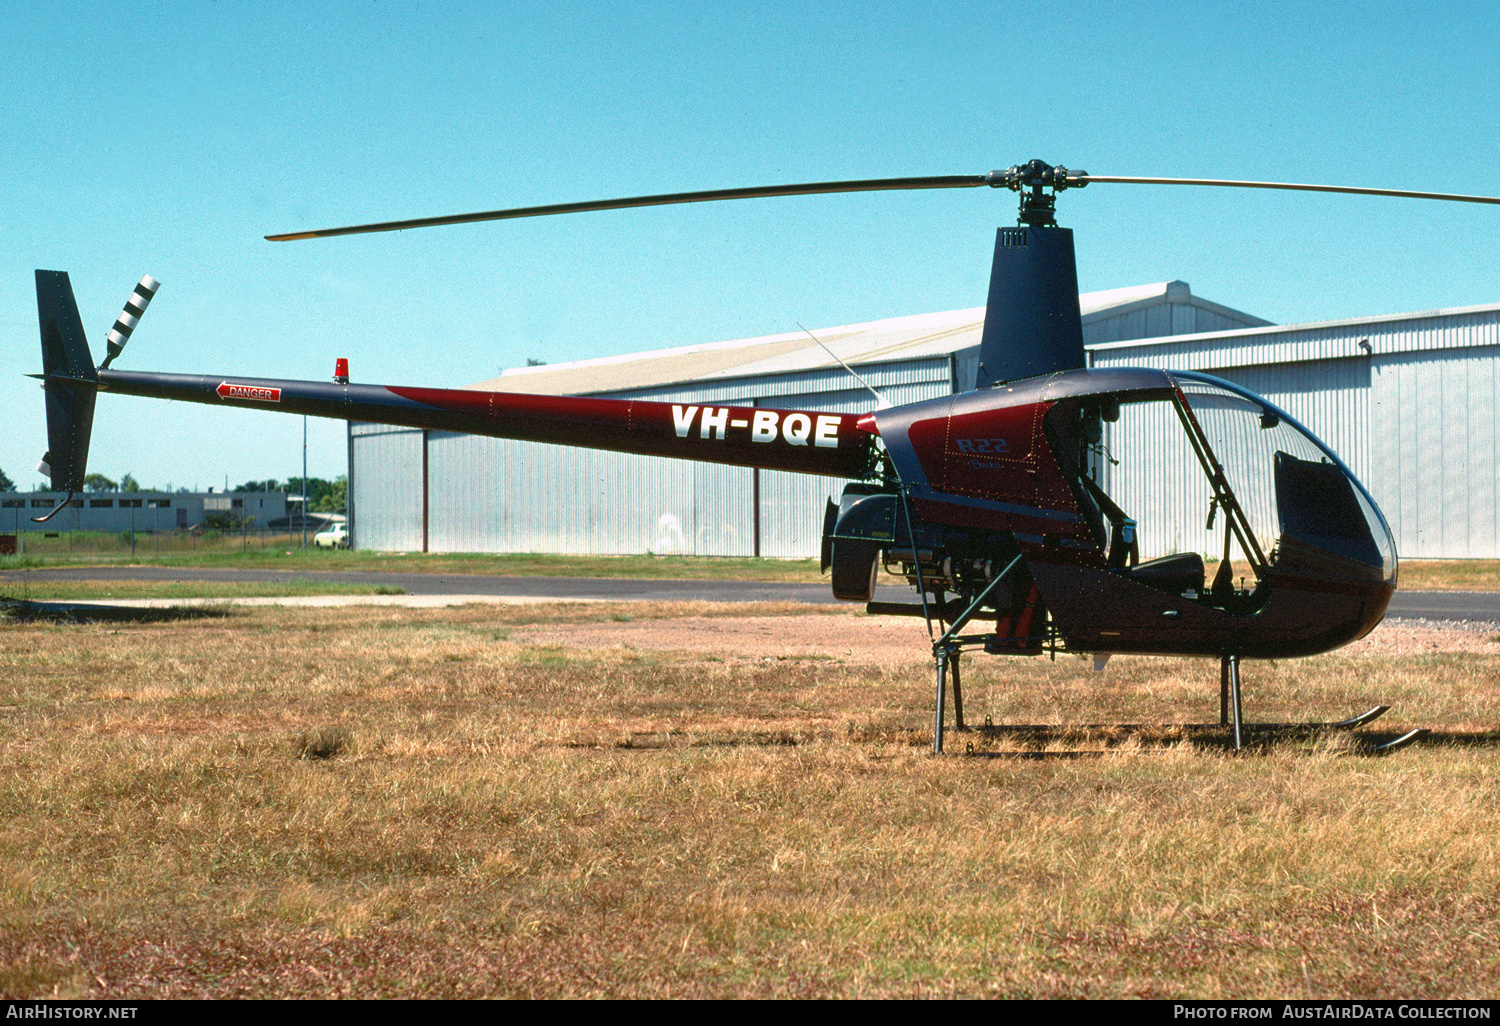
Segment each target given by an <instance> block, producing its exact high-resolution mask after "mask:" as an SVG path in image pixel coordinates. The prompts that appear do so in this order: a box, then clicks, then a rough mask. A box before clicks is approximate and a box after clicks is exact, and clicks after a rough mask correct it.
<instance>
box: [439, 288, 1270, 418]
mask: <svg viewBox="0 0 1500 1026" xmlns="http://www.w3.org/2000/svg"><path fill="white" fill-rule="evenodd" d="M1078 302H1079V308H1080V311H1081V312H1082V314H1083V329H1084V341H1085V342H1086V343H1089V342H1093V341H1104V340H1106V339H1109V340H1112V339H1118V338H1124V337H1131V336H1132V335H1134V336H1135V337H1139V336H1140V335H1141V333H1142V332H1148V333H1149V334H1153V335H1162V334H1172V333H1173V328H1174V327H1175V328H1177V330H1179V331H1181V330H1188V331H1191V330H1194V325H1197V326H1198V328H1199V330H1201V327H1202V326H1203V324H1204V322H1205V321H1206V322H1208V323H1211V324H1212V325H1213V326H1214V327H1228V326H1230V325H1231V324H1233V325H1234V326H1236V327H1252V326H1259V325H1265V324H1268V323H1269V322H1267V321H1263V320H1261V319H1260V318H1258V317H1253V316H1251V315H1249V314H1245V313H1241V312H1239V311H1237V310H1231V309H1230V308H1228V307H1225V306H1220V305H1219V304H1217V303H1212V302H1209V301H1208V300H1205V299H1201V298H1200V297H1198V296H1194V295H1192V292H1191V289H1190V288H1189V287H1188V284H1187V282H1182V281H1169V282H1157V283H1156V284H1153V285H1136V286H1132V287H1130V288H1123V289H1107V290H1105V291H1103V292H1088V293H1084V294H1082V295H1080V296H1079V297H1078ZM984 311H985V308H984V307H982V306H979V307H974V308H972V309H969V310H950V311H947V312H945V313H930V314H915V315H912V316H908V317H892V318H888V319H886V320H880V321H867V322H865V323H863V324H846V325H842V326H840V327H834V328H820V329H817V330H815V331H814V332H813V333H812V334H813V335H814V336H815V337H816V340H817V341H814V339H813V338H809V337H808V334H807V333H806V332H802V331H791V332H786V333H783V334H779V335H765V336H762V337H760V338H750V339H735V340H733V341H728V342H709V343H704V344H700V345H691V346H678V347H675V348H672V349H657V350H652V351H649V352H644V353H630V354H628V355H624V356H606V357H601V358H598V359H592V360H574V361H572V362H569V363H556V364H545V365H542V366H538V367H516V368H512V369H511V370H507V371H505V372H503V373H502V374H501V375H500V377H498V378H492V379H490V380H488V381H481V382H479V383H477V384H474V385H470V386H468V387H470V388H474V389H480V390H484V391H500V392H532V393H536V394H539V395H568V394H592V393H599V392H615V391H620V390H622V389H638V388H651V387H655V386H661V385H671V384H677V383H681V382H689V381H710V380H713V379H716V378H731V377H733V378H741V377H753V376H756V375H763V374H765V375H769V374H788V373H795V372H799V371H808V370H817V369H820V368H830V367H835V366H837V363H836V361H835V360H834V359H833V357H832V356H830V355H829V354H828V352H827V351H825V350H824V348H823V346H827V347H828V349H829V350H832V351H833V353H834V354H836V355H837V356H838V358H839V359H841V360H843V361H844V362H845V363H848V364H852V365H859V364H870V363H887V362H891V361H897V360H913V359H924V358H931V357H934V356H938V357H945V356H948V355H949V354H950V353H955V352H959V351H961V350H965V349H971V348H973V347H975V346H978V345H979V338H980V335H981V334H982V333H983V331H984ZM1183 312H1186V313H1188V314H1190V315H1195V316H1193V317H1189V318H1187V319H1186V321H1187V323H1183V322H1184V318H1183V317H1182V316H1181V314H1182V313H1183ZM1151 313H1160V314H1163V315H1165V318H1164V321H1163V318H1160V317H1150V316H1142V315H1143V314H1146V315H1149V314H1151ZM1158 322H1161V323H1158ZM1137 323H1138V325H1139V326H1138V327H1136V326H1135V325H1136V324H1137ZM1152 328H1154V329H1155V330H1150V329H1152ZM1091 335H1094V336H1096V337H1095V338H1091V337H1090V336H1091ZM818 342H822V343H823V345H819V344H818Z"/></svg>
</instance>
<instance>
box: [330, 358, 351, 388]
mask: <svg viewBox="0 0 1500 1026" xmlns="http://www.w3.org/2000/svg"><path fill="white" fill-rule="evenodd" d="M333 382H334V384H336V385H347V384H349V358H348V357H345V356H340V357H339V358H338V359H336V360H334V361H333Z"/></svg>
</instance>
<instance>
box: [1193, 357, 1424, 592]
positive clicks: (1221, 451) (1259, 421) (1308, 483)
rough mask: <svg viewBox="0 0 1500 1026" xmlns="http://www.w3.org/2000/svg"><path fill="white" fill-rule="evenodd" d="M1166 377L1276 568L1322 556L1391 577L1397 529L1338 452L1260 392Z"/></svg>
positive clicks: (1329, 562) (1327, 568)
mask: <svg viewBox="0 0 1500 1026" xmlns="http://www.w3.org/2000/svg"><path fill="white" fill-rule="evenodd" d="M1168 373H1169V374H1170V375H1171V377H1172V378H1173V379H1174V380H1175V381H1176V382H1177V384H1178V387H1179V389H1180V391H1181V394H1182V397H1183V399H1184V401H1185V402H1186V405H1187V408H1188V410H1189V411H1191V415H1192V416H1191V420H1192V421H1193V422H1194V423H1195V425H1196V426H1197V427H1198V428H1199V430H1200V431H1201V435H1202V440H1203V442H1204V443H1206V445H1207V446H1208V448H1209V450H1210V452H1209V453H1208V455H1209V459H1210V461H1211V464H1212V465H1216V466H1217V467H1218V468H1221V470H1222V473H1223V476H1224V479H1225V482H1226V483H1227V485H1228V487H1229V488H1230V490H1231V491H1232V492H1233V496H1234V499H1235V500H1236V501H1237V502H1238V505H1239V507H1240V510H1241V511H1242V512H1243V514H1244V518H1245V521H1246V523H1247V525H1248V527H1249V530H1250V532H1251V533H1253V534H1254V536H1255V540H1256V541H1257V542H1258V543H1259V548H1260V549H1261V550H1262V551H1263V552H1264V553H1267V554H1269V555H1268V556H1267V557H1266V558H1267V561H1268V563H1269V564H1270V565H1271V566H1273V567H1275V566H1279V565H1281V564H1283V563H1286V562H1288V561H1292V562H1299V563H1303V562H1306V558H1307V557H1309V556H1313V555H1314V554H1317V555H1320V556H1321V557H1322V558H1321V559H1318V562H1319V563H1320V564H1322V566H1321V567H1320V569H1322V570H1323V571H1324V572H1337V570H1338V568H1339V566H1340V564H1346V565H1347V564H1354V565H1357V566H1358V567H1359V568H1360V569H1361V570H1362V569H1363V568H1365V567H1368V568H1370V569H1372V570H1375V571H1377V572H1378V574H1379V577H1380V579H1381V580H1383V581H1386V582H1391V581H1393V580H1394V578H1395V575H1396V563H1397V560H1396V544H1395V539H1394V537H1393V536H1392V534H1391V530H1390V526H1389V525H1388V524H1387V523H1386V522H1385V518H1384V516H1382V515H1381V513H1380V508H1379V506H1377V505H1376V503H1375V501H1374V499H1373V498H1372V497H1371V496H1370V494H1369V492H1368V491H1367V490H1366V489H1365V487H1364V485H1363V484H1361V483H1360V481H1359V479H1358V478H1356V477H1355V476H1354V472H1353V471H1352V470H1350V469H1349V466H1348V465H1347V464H1345V463H1344V461H1343V460H1341V459H1340V458H1339V457H1338V455H1337V454H1336V453H1335V452H1334V451H1333V450H1332V449H1330V448H1329V447H1328V446H1327V445H1325V444H1324V443H1323V442H1322V440H1320V439H1319V438H1318V437H1317V436H1316V435H1314V434H1313V433H1312V432H1311V431H1309V430H1308V429H1307V428H1305V427H1303V426H1302V424H1300V423H1299V422H1298V421H1297V419H1296V418H1294V417H1292V416H1291V415H1290V414H1288V413H1287V412H1286V411H1285V410H1283V409H1281V408H1280V407H1278V406H1276V405H1275V404H1274V403H1271V402H1270V401H1269V400H1267V399H1265V398H1264V397H1262V396H1259V395H1256V394H1255V393H1254V392H1251V391H1249V390H1247V389H1244V388H1241V387H1240V386H1238V385H1235V384H1234V383H1232V382H1229V381H1225V380H1223V379H1221V378H1216V377H1213V376H1212V375H1208V374H1202V373H1199V372H1196V371H1170V372H1168ZM1348 569H1350V570H1353V569H1355V566H1349V567H1348ZM1357 576H1361V577H1366V576H1370V575H1369V573H1368V571H1364V572H1360V573H1358V574H1357Z"/></svg>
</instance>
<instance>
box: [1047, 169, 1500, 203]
mask: <svg viewBox="0 0 1500 1026" xmlns="http://www.w3.org/2000/svg"><path fill="white" fill-rule="evenodd" d="M1075 181H1076V182H1077V183H1078V184H1079V185H1092V184H1093V183H1094V182H1125V183H1127V184H1131V185H1218V186H1224V187H1228V188H1234V189H1290V190H1293V191H1296V192H1348V193H1353V194H1355V195H1357V196H1404V197H1407V198H1410V199H1431V200H1453V201H1455V202H1458V203H1496V204H1500V196H1467V195H1463V194H1461V193H1453V192H1412V191H1411V190H1408V189H1361V188H1357V187H1355V186H1352V185H1301V184H1298V183H1296V182H1240V181H1235V180H1233V179H1225V178H1124V177H1121V176H1118V175H1089V174H1080V175H1076V176H1070V177H1069V178H1068V182H1069V184H1073V183H1074V182H1075Z"/></svg>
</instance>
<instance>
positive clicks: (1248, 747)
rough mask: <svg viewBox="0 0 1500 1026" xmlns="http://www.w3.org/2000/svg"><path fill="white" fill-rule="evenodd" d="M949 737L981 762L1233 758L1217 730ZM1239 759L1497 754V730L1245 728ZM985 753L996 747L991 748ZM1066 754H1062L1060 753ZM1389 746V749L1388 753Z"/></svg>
mask: <svg viewBox="0 0 1500 1026" xmlns="http://www.w3.org/2000/svg"><path fill="white" fill-rule="evenodd" d="M945 733H950V737H951V738H952V741H960V742H962V743H963V745H964V747H963V754H964V755H965V756H966V757H969V758H979V759H1030V760H1042V761H1046V760H1053V759H1058V760H1066V759H1079V758H1090V757H1097V756H1104V755H1112V754H1151V753H1153V752H1166V751H1170V750H1174V749H1180V748H1183V747H1186V748H1188V749H1190V750H1193V751H1202V752H1220V751H1222V752H1233V751H1234V750H1235V742H1234V732H1233V729H1232V728H1231V727H1228V726H1223V725H1220V724H1216V723H1182V724H1143V723H1113V724H1102V723H1095V724H1067V725H1043V724H1017V725H1004V726H995V725H986V726H982V727H968V728H967V729H964V730H958V731H953V730H952V729H951V728H950V730H949V731H945ZM1243 733H1244V749H1243V751H1245V752H1247V753H1248V752H1254V753H1258V754H1261V755H1268V754H1270V753H1272V752H1273V751H1276V750H1279V749H1282V748H1283V747H1284V746H1286V745H1289V744H1298V743H1300V744H1304V745H1310V744H1316V745H1317V747H1315V748H1309V749H1308V751H1310V752H1311V751H1322V752H1327V753H1329V754H1347V755H1386V754H1393V753H1394V752H1396V751H1399V750H1401V749H1402V748H1406V747H1440V746H1445V747H1452V748H1500V730H1496V729H1491V730H1483V729H1481V730H1425V729H1424V730H1421V731H1419V732H1415V733H1414V732H1412V731H1409V730H1400V729H1394V730H1368V729H1364V730H1359V731H1358V732H1355V731H1354V730H1351V729H1347V728H1340V727H1339V726H1337V725H1334V724H1322V723H1246V724H1245V725H1244V727H1243ZM990 745H999V746H1001V747H998V748H991V747H988V746H990ZM1059 746H1066V747H1059ZM1387 746H1389V747H1387Z"/></svg>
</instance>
